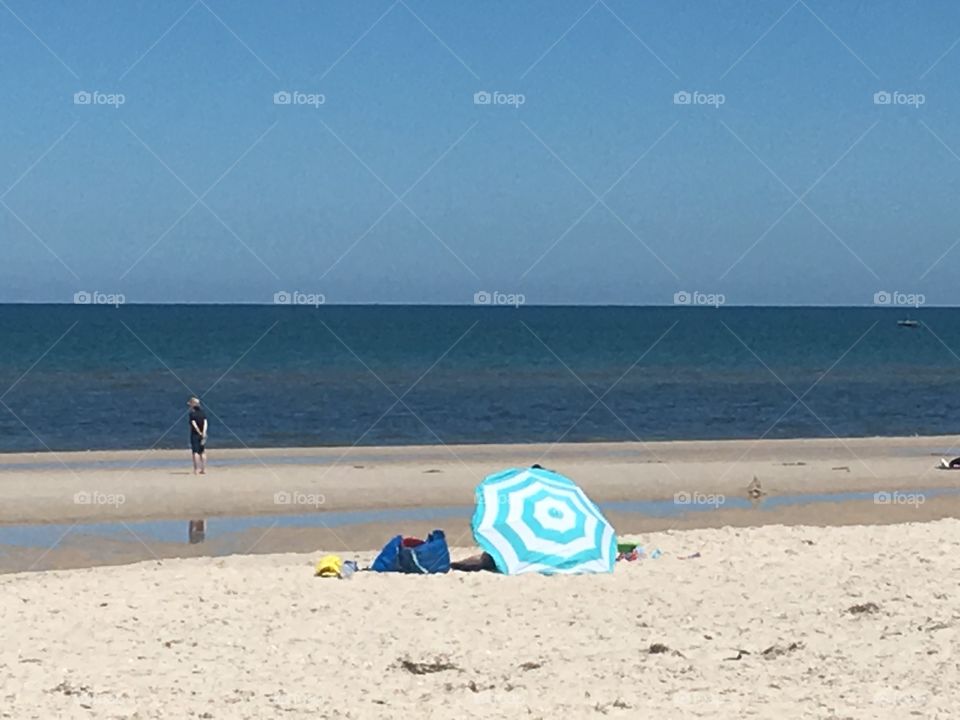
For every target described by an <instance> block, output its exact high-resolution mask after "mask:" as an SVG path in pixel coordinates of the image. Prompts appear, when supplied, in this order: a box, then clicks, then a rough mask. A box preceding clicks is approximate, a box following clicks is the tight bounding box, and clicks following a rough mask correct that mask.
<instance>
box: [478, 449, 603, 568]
mask: <svg viewBox="0 0 960 720" xmlns="http://www.w3.org/2000/svg"><path fill="white" fill-rule="evenodd" d="M473 537H474V539H475V540H476V541H477V544H478V545H479V546H480V547H481V548H483V549H484V550H485V551H486V552H488V553H489V554H490V555H492V556H493V559H494V561H495V562H496V564H497V569H498V570H499V571H500V572H502V573H505V574H507V575H520V574H521V573H528V572H538V573H545V574H553V573H603V572H613V565H614V562H615V561H616V558H617V536H616V533H615V532H614V530H613V527H612V526H611V525H610V523H608V522H607V519H606V518H605V517H604V516H603V514H602V513H601V512H600V510H599V509H598V508H597V506H596V505H594V504H593V503H592V502H591V501H590V498H588V497H587V496H586V494H585V493H584V492H583V490H581V489H580V488H579V487H577V485H576V483H574V482H573V481H572V480H569V479H567V478H565V477H564V476H563V475H559V474H557V473H555V472H551V471H550V470H543V469H541V468H524V469H516V468H515V469H512V470H504V471H503V472H500V473H495V474H493V475H490V476H489V477H488V478H487V479H486V480H484V481H483V482H482V483H480V484H479V485H478V486H477V509H476V511H475V512H474V515H473Z"/></svg>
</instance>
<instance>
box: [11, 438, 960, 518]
mask: <svg viewBox="0 0 960 720" xmlns="http://www.w3.org/2000/svg"><path fill="white" fill-rule="evenodd" d="M955 445H956V447H954V446H955ZM957 454H960V440H958V439H957V438H956V437H953V436H950V437H916V438H847V439H839V438H838V439H826V440H824V439H803V440H761V441H748V440H726V441H693V442H691V441H684V442H656V443H576V444H559V445H450V446H426V447H422V446H421V447H418V446H412V447H353V448H290V449H284V448H279V449H277V448H274V449H238V450H217V449H216V448H213V449H212V450H211V458H212V459H211V468H210V472H209V474H208V475H206V476H203V477H197V476H194V475H192V474H191V472H190V464H189V456H188V453H187V451H146V452H132V451H118V452H88V453H43V454H8V455H2V456H0V523H25V522H94V521H105V520H125V521H126V520H143V519H162V518H177V517H216V516H220V515H257V514H275V513H291V514H296V513H303V512H311V511H317V512H333V511H349V510H372V509H382V508H398V507H410V508H415V507H423V506H446V505H472V504H473V490H474V488H475V487H476V485H477V483H478V482H479V481H480V480H482V479H483V478H484V477H485V476H486V475H488V474H490V473H492V472H496V471H498V470H501V469H503V468H507V467H523V466H528V465H531V464H533V463H536V462H539V463H540V464H542V465H544V466H545V467H550V468H554V469H556V470H558V471H560V472H563V473H564V474H566V475H568V476H569V477H571V478H574V479H575V480H576V481H577V482H578V483H579V484H580V485H581V486H582V487H583V489H584V490H585V491H587V493H588V494H589V495H590V497H591V498H593V499H594V500H595V501H596V502H622V501H633V500H654V499H672V498H674V497H675V495H676V494H677V493H687V494H689V495H690V496H691V497H693V496H695V495H696V494H704V495H719V494H722V495H724V496H725V497H731V498H733V497H745V490H746V487H747V485H748V484H749V483H750V481H751V480H752V478H753V477H755V476H756V477H757V478H758V479H759V480H760V481H761V483H762V485H763V487H764V489H765V491H766V492H767V493H768V495H769V496H775V495H777V494H787V493H841V492H850V491H865V490H870V491H879V490H887V491H897V490H900V491H909V490H914V489H917V488H933V487H942V488H953V487H957V486H958V485H960V482H958V480H960V472H958V473H956V474H954V473H951V472H943V471H937V470H936V469H935V467H936V463H937V460H938V459H939V457H941V456H943V455H947V456H951V457H952V456H955V455H957ZM879 510H880V511H883V509H882V508H880V509H879ZM920 511H921V512H928V511H929V507H926V508H921V509H920ZM903 519H906V518H903ZM909 519H919V518H917V517H916V516H914V517H912V518H909Z"/></svg>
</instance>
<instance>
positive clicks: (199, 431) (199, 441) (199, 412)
mask: <svg viewBox="0 0 960 720" xmlns="http://www.w3.org/2000/svg"><path fill="white" fill-rule="evenodd" d="M187 405H189V406H190V449H191V450H192V451H193V474H194V475H205V474H206V472H207V454H206V449H207V416H206V414H205V413H204V412H203V408H201V407H200V400H199V399H198V398H195V397H192V398H190V399H189V400H188V401H187Z"/></svg>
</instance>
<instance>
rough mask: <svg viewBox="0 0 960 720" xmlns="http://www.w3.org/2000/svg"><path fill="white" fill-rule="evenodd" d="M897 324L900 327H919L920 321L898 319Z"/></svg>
mask: <svg viewBox="0 0 960 720" xmlns="http://www.w3.org/2000/svg"><path fill="white" fill-rule="evenodd" d="M897 325H899V326H900V327H919V326H920V321H919V320H910V319H909V318H907V319H906V320H897Z"/></svg>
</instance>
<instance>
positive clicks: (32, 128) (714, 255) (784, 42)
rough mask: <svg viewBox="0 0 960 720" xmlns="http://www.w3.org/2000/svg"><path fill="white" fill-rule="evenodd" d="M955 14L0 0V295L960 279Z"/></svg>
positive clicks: (930, 297)
mask: <svg viewBox="0 0 960 720" xmlns="http://www.w3.org/2000/svg"><path fill="white" fill-rule="evenodd" d="M958 38H960V6H958V5H956V4H955V3H950V2H930V1H923V2H920V1H918V2H888V1H884V0H878V1H876V2H844V3H839V4H838V3H828V2H825V1H823V0H804V1H803V2H793V1H792V0H776V1H773V0H771V2H765V3H750V4H749V6H748V5H747V4H745V3H742V2H732V1H731V2H720V1H711V2H705V1H703V0H697V1H690V2H669V3H667V2H658V3H653V2H624V1H623V0H603V1H601V2H593V1H592V0H544V1H539V0H537V1H532V2H523V3H514V2H500V1H497V0H490V1H487V2H483V3H479V2H460V1H454V0H444V1H443V2H438V1H436V0H429V1H428V0H403V1H402V2H393V1H392V0H372V1H369V2H363V3H356V2H284V1H281V2H276V3H253V2H221V1H219V0H203V1H202V2H201V1H200V0H197V2H193V0H177V1H171V2H166V3H161V4H157V3H147V2H123V3H119V2H118V3H103V2H75V1H72V2H47V3H30V2H26V1H25V0H4V5H0V56H2V60H3V62H2V63H0V87H3V88H4V92H5V98H4V102H3V103H0V128H2V130H3V133H4V142H3V144H2V146H0V147H2V149H0V200H2V204H0V239H2V248H3V254H4V261H3V263H2V264H0V301H49V302H69V301H71V299H72V296H73V294H74V293H75V292H78V291H81V290H85V291H100V292H104V293H123V294H124V295H125V296H126V298H127V300H128V301H129V302H177V301H180V302H182V301H192V302H200V301H211V302H271V301H272V299H273V295H274V293H276V292H278V291H284V290H286V291H292V290H298V291H300V292H304V293H318V294H323V295H324V296H325V297H326V299H327V301H328V302H421V303H469V302H472V300H473V295H474V293H475V292H477V291H479V290H488V291H494V290H497V291H500V292H504V293H522V294H523V295H524V296H525V297H526V301H527V302H529V303H573V304H579V303H590V304H593V303H617V304H621V303H622V304H662V303H670V302H672V298H673V295H674V293H676V292H678V291H681V290H686V291H695V290H698V291H701V292H704V293H722V294H724V296H725V298H726V301H727V302H728V303H732V304H795V303H798V304H858V305H859V304H867V303H870V302H871V300H872V297H873V295H874V293H876V292H877V291H879V290H888V291H893V290H899V291H901V292H913V293H923V294H924V295H925V297H926V301H927V302H928V303H930V304H945V305H953V304H957V303H958V302H960V289H958V288H957V286H956V285H957V284H956V283H954V282H951V281H948V277H949V276H950V275H952V274H953V271H954V269H955V267H956V266H957V263H960V246H958V247H955V248H954V247H953V245H954V243H956V242H957V241H958V240H960V222H958V221H960V203H957V201H956V199H957V197H958V195H960V192H958V191H960V157H958V156H960V123H958V120H957V118H958V117H960V93H958V92H957V91H956V83H955V79H956V77H957V75H958V73H960V44H957V41H958ZM84 91H85V92H89V93H94V92H96V93H100V94H101V95H98V96H97V98H98V100H97V102H103V103H107V104H97V102H95V103H92V104H75V102H74V93H77V92H84ZM280 91H289V92H294V91H296V92H300V93H303V94H305V95H309V94H313V95H322V96H323V100H324V102H323V103H322V104H319V103H315V104H312V105H311V104H289V105H284V104H279V105H278V104H275V103H274V93H276V92H280ZM478 91H489V92H493V91H499V92H501V93H504V94H508V95H509V94H514V95H522V96H523V103H522V104H521V105H519V106H518V105H516V104H488V105H478V104H475V102H474V93H476V92H478ZM683 91H686V92H690V93H694V92H696V93H701V94H700V95H696V96H695V102H691V103H690V104H677V103H675V102H674V96H675V93H678V92H683ZM879 91H888V92H891V93H894V92H898V93H901V95H894V96H891V97H892V99H893V102H891V103H890V104H876V103H875V102H874V93H876V92H879ZM117 94H120V95H122V99H123V103H122V105H119V106H116V104H109V103H110V98H109V97H108V96H110V95H117ZM681 97H682V96H681ZM711 97H712V98H713V100H711ZM918 98H919V99H918ZM721 100H722V104H719V103H720V102H721ZM700 101H702V102H704V103H707V104H700ZM711 102H712V104H709V103H711ZM920 102H922V104H919V103H920ZM608 189H609V192H607V191H608ZM198 198H199V200H198ZM398 198H399V199H398ZM598 198H599V201H598ZM798 198H799V200H798ZM951 280H952V278H951Z"/></svg>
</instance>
